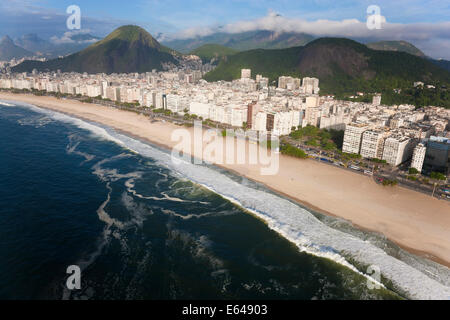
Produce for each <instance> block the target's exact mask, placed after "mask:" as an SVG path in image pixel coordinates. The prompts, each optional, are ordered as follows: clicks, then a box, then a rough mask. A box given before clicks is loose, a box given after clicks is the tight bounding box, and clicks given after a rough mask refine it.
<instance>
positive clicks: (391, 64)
mask: <svg viewBox="0 0 450 320" xmlns="http://www.w3.org/2000/svg"><path fill="white" fill-rule="evenodd" d="M243 68H250V69H252V74H253V75H256V74H262V75H263V76H266V77H269V78H270V79H271V81H276V80H277V79H278V77H279V76H281V75H291V76H296V77H306V76H309V77H311V76H312V77H317V78H319V80H320V88H321V93H323V94H334V95H336V96H337V97H344V96H346V95H349V94H354V93H355V92H356V91H362V92H367V93H373V92H382V93H383V92H385V93H389V94H391V93H392V92H393V89H394V88H410V87H411V86H412V83H413V82H414V81H423V82H425V83H433V84H437V85H446V86H447V87H448V84H449V83H450V73H449V72H447V71H446V70H444V69H442V68H440V67H438V66H436V65H435V64H433V63H432V62H430V61H428V60H427V59H423V58H419V57H417V56H413V55H410V54H408V53H404V52H392V51H378V50H372V49H369V48H367V47H366V46H365V45H363V44H360V43H358V42H355V41H352V40H348V39H341V38H321V39H318V40H315V41H313V42H310V43H309V44H307V45H306V46H303V47H294V48H288V49H278V50H262V49H258V50H250V51H245V52H239V53H237V54H235V55H232V56H229V57H228V59H227V60H226V61H222V62H221V63H220V64H219V65H218V67H217V68H216V69H214V70H213V71H211V72H209V73H207V74H206V75H205V77H204V78H205V80H207V81H218V80H228V81H230V80H233V79H238V78H239V77H240V70H241V69H243ZM446 92H447V91H446ZM439 94H440V93H439ZM444 99H450V97H449V96H448V95H447V93H445V97H444ZM445 103H448V102H445Z"/></svg>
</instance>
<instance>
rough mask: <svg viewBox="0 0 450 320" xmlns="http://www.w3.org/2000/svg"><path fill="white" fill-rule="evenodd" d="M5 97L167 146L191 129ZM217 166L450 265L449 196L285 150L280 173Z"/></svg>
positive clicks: (106, 110) (76, 105) (66, 103)
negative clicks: (382, 181) (388, 183)
mask: <svg viewBox="0 0 450 320" xmlns="http://www.w3.org/2000/svg"><path fill="white" fill-rule="evenodd" d="M0 99H4V100H15V101H22V102H25V103H30V104H33V105H36V106H38V107H41V108H45V109H51V110H53V111H57V112H61V113H65V114H68V115H70V116H75V117H77V118H80V119H83V120H87V121H92V122H97V123H100V124H104V125H107V126H110V127H112V128H114V129H115V130H116V131H117V132H120V133H124V134H126V135H128V136H130V137H135V138H138V139H141V140H143V141H148V142H150V143H151V144H155V145H157V146H159V147H161V148H164V149H166V150H167V149H169V150H170V149H171V148H173V147H174V144H175V143H174V142H173V141H171V140H170V133H171V132H172V131H173V130H174V129H176V128H185V127H180V126H176V125H174V124H171V123H162V122H160V121H158V122H156V123H151V122H150V119H148V118H146V117H144V116H142V115H139V114H136V113H132V112H127V111H123V110H118V109H115V108H111V107H105V106H100V105H94V104H86V103H81V102H78V101H73V100H60V99H56V98H53V97H37V96H33V95H26V94H10V93H0ZM133 128H134V130H133ZM185 129H188V128H185ZM188 130H189V129H188ZM214 165H216V166H217V167H220V168H223V169H226V170H228V171H231V172H233V173H235V174H237V175H240V176H243V177H245V178H247V179H249V180H252V181H255V182H257V183H260V184H262V185H264V186H265V187H267V188H268V189H270V190H272V191H274V192H275V193H277V194H279V195H281V196H283V197H286V198H288V199H289V200H291V201H293V202H297V203H299V204H301V205H302V206H304V207H305V208H308V209H311V210H313V211H316V212H318V213H321V214H324V215H327V216H333V217H338V218H340V219H344V220H346V221H349V222H350V223H351V224H352V225H353V226H354V227H356V228H358V229H361V230H367V231H370V232H376V233H379V234H382V235H384V236H386V238H388V239H389V240H390V241H392V242H394V243H395V244H397V245H398V246H399V247H401V248H403V249H405V250H406V251H408V252H411V253H413V254H415V255H418V256H421V257H424V258H426V259H429V260H433V261H435V262H437V263H439V264H441V265H444V266H447V267H450V214H449V212H450V210H449V209H450V205H449V204H448V203H447V202H446V201H440V200H437V199H433V198H431V197H427V196H425V195H423V194H420V193H418V192H415V191H412V190H409V189H405V188H401V187H398V186H396V187H394V188H389V189H388V188H387V187H382V186H379V185H377V184H376V183H375V182H373V181H372V180H371V179H368V178H367V177H365V176H361V175H359V174H356V173H352V172H348V171H345V170H341V169H340V168H334V167H331V166H328V165H326V164H321V163H316V162H314V161H313V160H299V159H295V158H290V157H287V156H283V155H280V170H279V172H278V173H277V174H276V175H275V176H261V175H260V174H259V171H258V170H257V169H258V166H257V165H228V164H214ZM283 176H284V177H283ZM355 184H359V188H358V186H355ZM322 190H324V192H323V193H322V192H321V191H322ZM306 199H307V200H306Z"/></svg>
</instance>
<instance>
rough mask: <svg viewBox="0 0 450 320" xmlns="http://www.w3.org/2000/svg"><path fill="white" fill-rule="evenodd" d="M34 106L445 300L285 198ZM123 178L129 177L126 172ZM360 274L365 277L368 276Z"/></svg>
mask: <svg viewBox="0 0 450 320" xmlns="http://www.w3.org/2000/svg"><path fill="white" fill-rule="evenodd" d="M33 107H34V106H33ZM34 108H35V110H36V111H39V112H43V113H47V114H49V115H51V116H52V117H53V118H54V119H56V120H60V121H64V122H69V123H72V124H74V125H76V126H77V127H79V128H82V129H86V130H89V131H91V132H93V133H94V134H95V135H99V136H101V137H103V138H105V139H108V140H110V141H113V142H115V143H117V144H119V145H120V146H123V147H126V148H128V149H130V150H132V151H133V152H136V153H139V154H141V155H142V156H144V157H150V158H152V159H154V160H156V161H157V164H158V165H160V166H164V167H166V168H168V169H170V170H171V171H172V172H173V173H174V175H175V176H179V177H181V178H187V179H189V180H191V181H193V182H194V183H197V184H199V185H202V186H204V187H205V188H208V189H210V190H212V191H213V192H216V193H218V194H220V195H221V196H222V197H224V198H225V199H228V200H229V201H231V202H234V203H235V204H237V205H239V206H241V207H243V208H245V209H246V210H248V211H250V212H252V213H253V214H254V215H255V216H257V217H259V218H261V219H263V220H264V221H265V222H266V223H267V225H268V226H269V227H270V228H271V229H273V230H275V231H276V232H278V233H279V234H281V235H282V236H284V237H285V238H286V239H288V240H289V241H291V242H292V243H294V244H296V245H297V247H298V248H299V250H300V251H302V252H307V253H310V254H313V255H315V256H318V257H323V258H327V259H331V260H333V261H335V262H337V263H339V264H342V265H344V266H347V267H348V268H350V269H352V270H354V271H355V272H358V273H361V271H360V270H358V269H357V268H356V267H355V266H353V265H352V264H351V263H349V262H348V261H347V259H345V258H344V256H345V257H351V258H352V259H353V260H355V261H357V262H358V263H359V264H361V265H365V266H370V265H375V266H378V267H379V268H380V270H381V273H382V275H383V276H384V277H385V278H386V279H388V280H390V281H391V282H392V284H393V285H394V287H395V288H396V289H397V290H399V291H401V292H402V293H405V294H406V295H407V296H408V297H409V298H413V299H450V287H449V286H446V285H444V284H442V283H440V282H439V281H436V280H434V279H432V278H430V276H428V275H427V274H426V273H425V272H424V271H423V270H422V271H421V270H419V269H416V268H414V267H413V266H410V265H408V264H407V263H405V262H404V261H401V260H399V259H396V258H394V257H392V256H390V255H388V254H387V253H386V252H385V251H383V250H382V249H381V248H379V247H377V246H375V245H373V244H371V243H370V242H368V241H364V240H362V239H360V238H358V237H356V236H353V235H351V234H349V233H345V232H342V231H340V230H337V229H334V228H331V227H329V226H327V225H326V224H324V223H322V222H321V221H320V220H319V219H317V218H316V217H315V216H314V215H313V214H312V213H311V212H309V211H308V210H305V209H303V208H302V207H300V206H299V205H297V204H295V203H293V202H291V201H289V200H287V199H285V198H282V197H280V196H278V195H275V194H272V193H270V192H265V191H264V190H257V189H254V188H251V187H249V186H246V185H242V184H240V183H238V182H236V181H233V180H232V179H230V178H229V177H227V176H226V175H224V174H222V173H220V172H219V171H217V170H214V169H212V168H209V167H206V166H198V165H194V164H191V163H186V162H179V163H178V164H174V163H173V162H172V161H171V156H170V154H169V153H167V152H164V151H162V150H160V149H159V148H157V147H153V146H151V145H149V144H146V143H143V142H141V141H139V140H136V139H133V138H130V137H128V136H125V135H123V134H119V133H116V132H115V131H114V130H112V129H105V128H103V127H101V126H99V125H94V124H91V123H87V122H85V121H83V120H80V119H77V118H73V117H70V116H66V115H62V114H58V113H57V112H53V111H48V110H43V109H41V108H37V107H34ZM102 170H105V169H102ZM97 173H100V175H103V177H105V176H108V177H109V178H111V177H112V178H114V177H116V178H122V177H126V176H123V175H120V174H119V173H117V171H114V170H109V171H108V170H107V171H101V170H99V171H97ZM128 177H129V178H131V176H128ZM105 220H106V219H105ZM416 267H417V268H422V266H421V265H416ZM444 268H445V269H442V271H441V272H443V273H444V272H445V275H443V277H444V278H447V279H448V278H450V269H448V268H446V267H444ZM365 276H366V277H369V276H368V275H365ZM369 278H370V277H369Z"/></svg>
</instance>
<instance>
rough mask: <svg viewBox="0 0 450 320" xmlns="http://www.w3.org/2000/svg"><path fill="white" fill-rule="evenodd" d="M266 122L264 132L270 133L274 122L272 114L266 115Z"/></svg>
mask: <svg viewBox="0 0 450 320" xmlns="http://www.w3.org/2000/svg"><path fill="white" fill-rule="evenodd" d="M266 121H267V122H266V131H267V132H272V130H273V127H274V122H275V115H274V114H273V113H268V114H267V120H266Z"/></svg>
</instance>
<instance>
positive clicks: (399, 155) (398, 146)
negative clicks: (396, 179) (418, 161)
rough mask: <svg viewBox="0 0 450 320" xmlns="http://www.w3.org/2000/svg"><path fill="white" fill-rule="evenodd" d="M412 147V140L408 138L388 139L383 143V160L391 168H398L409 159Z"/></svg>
mask: <svg viewBox="0 0 450 320" xmlns="http://www.w3.org/2000/svg"><path fill="white" fill-rule="evenodd" d="M413 147H414V144H413V140H411V139H410V138H408V137H402V136H397V137H389V138H387V139H386V141H385V143H384V150H383V160H386V162H387V163H389V164H390V165H392V166H398V165H399V164H401V163H403V162H405V161H406V160H408V158H409V157H411V154H412V151H413Z"/></svg>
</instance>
